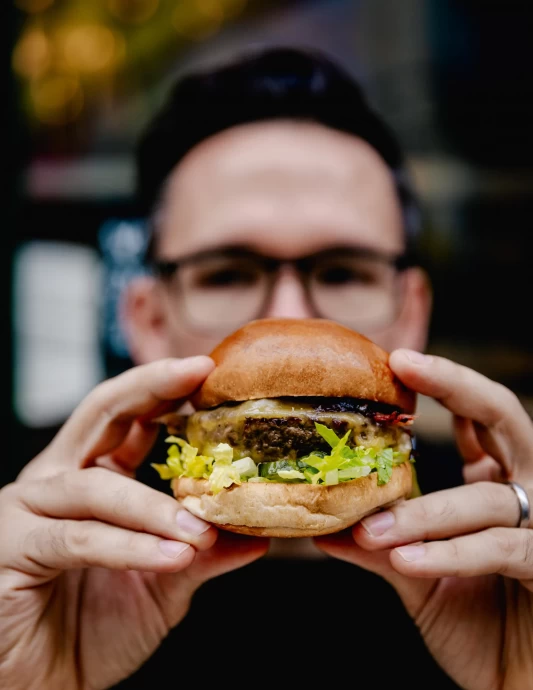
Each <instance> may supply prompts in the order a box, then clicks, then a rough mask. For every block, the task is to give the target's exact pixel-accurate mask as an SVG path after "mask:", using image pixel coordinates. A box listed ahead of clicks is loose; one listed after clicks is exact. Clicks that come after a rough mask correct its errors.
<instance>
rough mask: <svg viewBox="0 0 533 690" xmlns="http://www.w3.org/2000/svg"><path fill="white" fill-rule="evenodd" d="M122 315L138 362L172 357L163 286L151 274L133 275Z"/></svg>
mask: <svg viewBox="0 0 533 690" xmlns="http://www.w3.org/2000/svg"><path fill="white" fill-rule="evenodd" d="M120 318H121V322H122V326H123V329H124V333H125V335H126V339H127V342H128V347H129V351H130V354H131V357H132V359H133V361H134V362H135V363H136V364H145V363H147V362H153V361H154V360H156V359H162V358H164V357H169V356H170V353H171V350H172V348H171V346H170V338H169V333H168V324H167V321H166V314H165V309H164V304H163V300H162V295H161V291H160V287H159V286H158V284H157V282H156V280H155V279H154V278H152V277H149V276H141V277H138V278H134V279H133V280H132V281H131V283H130V284H129V285H128V286H127V288H126V289H125V290H124V293H123V295H122V300H121V305H120Z"/></svg>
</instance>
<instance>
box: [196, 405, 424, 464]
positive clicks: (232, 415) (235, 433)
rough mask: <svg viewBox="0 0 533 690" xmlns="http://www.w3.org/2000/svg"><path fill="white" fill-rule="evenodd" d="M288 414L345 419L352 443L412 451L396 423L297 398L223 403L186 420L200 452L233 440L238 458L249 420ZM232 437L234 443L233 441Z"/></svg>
mask: <svg viewBox="0 0 533 690" xmlns="http://www.w3.org/2000/svg"><path fill="white" fill-rule="evenodd" d="M287 417H291V418H296V419H301V420H302V421H303V420H306V421H307V420H311V421H312V422H320V423H321V424H324V425H325V426H331V423H332V421H333V420H336V421H341V422H346V424H347V427H348V428H350V429H352V434H351V435H350V439H349V445H350V446H354V445H357V446H363V447H365V448H370V447H372V448H378V449H379V448H388V447H393V448H394V449H395V450H397V451H399V452H400V453H402V454H406V455H407V457H408V456H409V453H410V451H411V437H410V436H409V434H408V433H407V432H406V431H404V430H403V429H402V428H401V427H399V426H397V425H396V426H394V425H393V426H378V425H377V424H375V423H373V422H372V420H371V418H369V417H366V416H365V415H363V414H361V413H360V412H332V411H326V410H317V409H316V408H315V407H314V406H313V405H309V404H305V403H299V402H298V400H297V399H295V400H294V401H291V402H290V403H288V402H285V401H281V400H277V399H262V400H247V401H246V402H243V403H241V404H240V405H234V406H233V405H232V406H229V405H221V406H220V407H217V408H215V409H214V410H202V411H200V412H195V413H194V414H192V415H191V416H190V417H189V419H188V422H187V438H188V440H189V443H191V444H192V445H193V446H196V447H197V448H199V449H200V451H201V452H207V451H208V449H209V448H210V447H211V448H212V447H214V446H216V445H217V444H218V443H227V442H228V440H230V445H232V446H233V447H234V448H235V449H236V457H238V456H239V455H241V454H246V448H244V447H241V445H240V444H239V442H238V440H240V439H241V438H242V436H243V427H244V423H245V420H246V419H279V418H281V419H286V418H287ZM230 435H231V437H230V439H228V437H229V436H230ZM231 440H233V441H234V442H233V443H231Z"/></svg>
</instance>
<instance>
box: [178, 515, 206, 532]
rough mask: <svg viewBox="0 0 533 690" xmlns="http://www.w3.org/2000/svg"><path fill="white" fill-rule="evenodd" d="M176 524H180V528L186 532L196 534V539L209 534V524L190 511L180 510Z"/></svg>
mask: <svg viewBox="0 0 533 690" xmlns="http://www.w3.org/2000/svg"><path fill="white" fill-rule="evenodd" d="M176 522H177V523H178V527H181V529H182V530H183V531H184V532H188V533H189V534H194V535H195V536H196V537H197V536H199V535H200V534H203V533H204V532H207V530H208V529H209V524H208V523H207V522H204V521H203V520H200V518H197V517H196V516H195V515H193V514H192V513H189V511H188V510H179V511H178V514H177V516H176Z"/></svg>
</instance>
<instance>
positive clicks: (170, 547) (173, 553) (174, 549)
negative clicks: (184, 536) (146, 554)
mask: <svg viewBox="0 0 533 690" xmlns="http://www.w3.org/2000/svg"><path fill="white" fill-rule="evenodd" d="M159 548H160V549H161V551H162V552H163V553H164V554H165V556H168V557H169V558H177V557H178V556H179V555H180V554H182V553H183V552H184V551H185V549H190V548H191V546H190V545H189V544H184V543H183V542H181V541H170V539H162V540H161V541H160V542H159Z"/></svg>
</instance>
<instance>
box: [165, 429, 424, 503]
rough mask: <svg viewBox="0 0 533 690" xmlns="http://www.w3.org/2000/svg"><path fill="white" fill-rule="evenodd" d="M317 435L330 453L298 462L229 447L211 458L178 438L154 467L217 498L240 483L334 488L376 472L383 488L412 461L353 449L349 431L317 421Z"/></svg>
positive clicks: (223, 445)
mask: <svg viewBox="0 0 533 690" xmlns="http://www.w3.org/2000/svg"><path fill="white" fill-rule="evenodd" d="M315 427H316V430H317V432H318V433H319V434H320V436H322V438H323V439H324V440H325V441H326V442H327V444H328V445H329V446H330V448H331V452H330V453H329V454H326V453H324V452H321V451H314V452H312V453H310V454H309V455H306V456H304V457H302V458H298V459H297V460H288V459H284V460H276V461H269V462H261V463H259V464H256V463H255V462H254V461H253V460H252V458H249V457H246V458H241V459H239V460H234V459H233V448H232V447H231V446H230V445H228V444H227V443H219V444H218V446H216V447H215V448H212V449H210V452H209V454H206V455H202V454H199V451H198V448H195V447H194V446H192V445H190V444H189V443H187V441H185V440H183V439H182V438H178V437H177V436H169V437H168V438H167V439H166V441H167V443H170V444H171V445H170V446H169V448H168V451H167V452H168V457H167V461H166V463H165V464H153V465H152V467H153V468H154V469H155V470H157V472H158V473H159V476H160V477H161V478H162V479H173V478H175V477H193V478H197V479H206V480H207V481H208V482H209V488H210V489H211V491H212V492H213V493H214V494H216V493H218V492H219V491H222V489H227V488H229V487H230V486H232V485H234V484H235V485H239V484H242V483H243V482H252V483H253V482H271V481H274V482H283V483H307V484H323V485H326V486H333V485H335V484H339V483H340V482H346V481H352V480H354V479H359V478H361V477H366V476H368V475H369V474H370V473H371V472H376V473H377V483H378V484H379V485H382V484H386V483H387V482H388V481H389V480H390V478H391V476H392V470H393V467H394V465H395V464H399V463H402V462H405V461H406V460H410V459H411V458H410V457H409V455H408V454H406V453H399V452H398V451H395V450H394V449H393V448H380V447H379V448H376V447H369V448H367V447H363V446H357V447H355V448H350V447H348V446H347V445H346V444H347V442H348V439H349V438H350V434H351V431H347V432H346V434H345V435H344V436H343V437H342V438H339V437H338V436H337V434H336V433H335V432H334V431H333V430H332V429H329V428H328V427H326V426H324V425H323V424H319V423H315Z"/></svg>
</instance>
